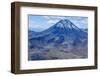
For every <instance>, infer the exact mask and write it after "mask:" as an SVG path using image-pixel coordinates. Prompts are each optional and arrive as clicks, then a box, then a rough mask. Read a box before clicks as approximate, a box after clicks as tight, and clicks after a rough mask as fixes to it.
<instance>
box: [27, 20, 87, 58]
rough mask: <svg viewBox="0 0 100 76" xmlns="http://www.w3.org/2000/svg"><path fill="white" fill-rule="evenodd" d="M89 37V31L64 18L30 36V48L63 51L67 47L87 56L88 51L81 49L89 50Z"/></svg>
mask: <svg viewBox="0 0 100 76" xmlns="http://www.w3.org/2000/svg"><path fill="white" fill-rule="evenodd" d="M33 34H34V33H33ZM87 39H88V34H87V32H85V31H83V30H81V29H80V28H78V27H77V26H76V25H75V24H73V23H72V22H71V21H70V20H68V19H63V20H60V21H59V22H57V23H56V24H54V25H53V26H51V27H50V28H48V29H46V30H44V31H42V32H39V33H35V34H34V35H32V37H29V40H28V41H29V48H30V49H32V48H36V49H37V48H38V50H39V49H48V50H50V49H54V50H55V49H60V50H63V51H64V50H66V49H67V50H66V51H67V52H68V51H70V52H72V53H74V54H77V55H82V53H83V56H86V53H87V52H84V51H80V49H85V50H87V44H88V40H87ZM75 50H76V51H77V52H76V51H75Z"/></svg>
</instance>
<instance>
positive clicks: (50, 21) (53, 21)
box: [47, 20, 59, 24]
mask: <svg viewBox="0 0 100 76" xmlns="http://www.w3.org/2000/svg"><path fill="white" fill-rule="evenodd" d="M58 21H59V20H48V21H47V23H50V24H54V23H57V22H58Z"/></svg>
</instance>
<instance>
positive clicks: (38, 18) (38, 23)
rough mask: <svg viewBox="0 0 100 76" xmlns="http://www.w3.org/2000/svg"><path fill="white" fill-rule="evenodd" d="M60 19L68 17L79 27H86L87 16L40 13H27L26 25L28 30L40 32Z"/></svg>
mask: <svg viewBox="0 0 100 76" xmlns="http://www.w3.org/2000/svg"><path fill="white" fill-rule="evenodd" d="M61 19H69V20H70V21H71V22H73V23H74V24H75V25H76V26H77V27H79V28H87V27H88V17H79V16H42V15H28V27H29V29H30V30H33V31H36V32H40V31H43V30H45V29H47V28H49V27H51V26H53V25H54V24H55V23H57V22H58V21H60V20H61Z"/></svg>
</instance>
